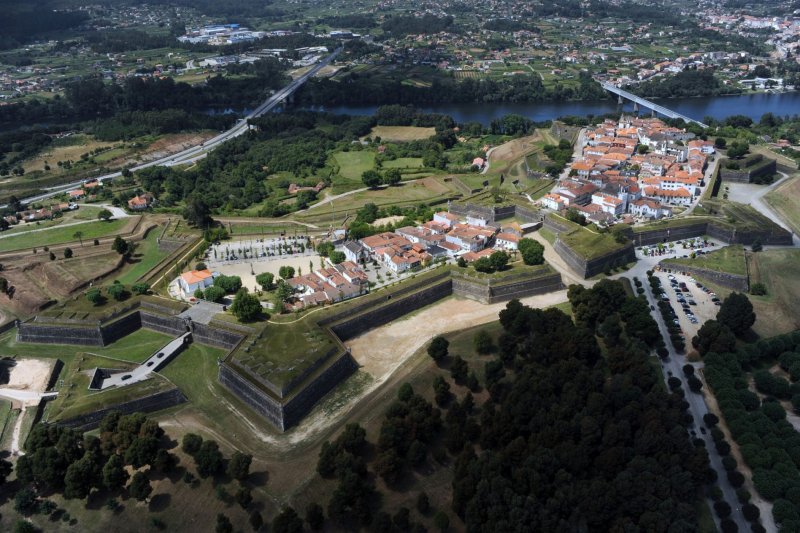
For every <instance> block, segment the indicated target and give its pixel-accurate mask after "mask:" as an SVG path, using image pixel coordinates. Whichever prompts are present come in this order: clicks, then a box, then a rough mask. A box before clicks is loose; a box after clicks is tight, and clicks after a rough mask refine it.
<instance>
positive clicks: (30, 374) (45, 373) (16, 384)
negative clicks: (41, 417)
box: [5, 359, 55, 392]
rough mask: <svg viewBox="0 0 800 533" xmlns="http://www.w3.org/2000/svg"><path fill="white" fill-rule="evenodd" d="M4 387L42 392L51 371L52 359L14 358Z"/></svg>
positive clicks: (53, 362)
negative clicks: (13, 363)
mask: <svg viewBox="0 0 800 533" xmlns="http://www.w3.org/2000/svg"><path fill="white" fill-rule="evenodd" d="M15 362H16V364H15V365H14V366H12V367H11V375H10V376H9V381H8V384H7V385H6V386H5V388H8V389H16V390H27V391H35V392H43V391H44V390H45V389H46V388H47V382H48V381H49V380H50V375H51V374H52V373H53V365H54V364H55V361H54V360H46V361H45V360H42V359H16V360H15Z"/></svg>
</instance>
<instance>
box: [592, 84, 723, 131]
mask: <svg viewBox="0 0 800 533" xmlns="http://www.w3.org/2000/svg"><path fill="white" fill-rule="evenodd" d="M600 85H601V86H602V87H603V89H605V90H606V91H608V92H610V93H613V94H616V95H617V96H618V97H619V103H620V104H621V103H623V102H624V101H625V100H630V101H631V102H633V105H634V111H638V108H639V106H642V107H646V108H647V109H650V110H651V111H653V113H654V114H655V113H658V114H659V115H664V116H665V117H669V118H681V119H683V120H684V121H685V122H687V123H690V122H693V123H695V124H698V125H700V126H702V127H704V128H707V127H708V126H707V125H706V124H703V123H702V122H700V121H699V120H695V119H693V118H689V117H687V116H686V115H681V114H680V113H677V112H675V111H673V110H671V109H667V108H666V107H664V106H660V105H658V104H654V103H653V102H651V101H650V100H645V99H644V98H642V97H640V96H636V95H635V94H633V93H630V92H628V91H625V90H623V89H620V88H619V87H617V86H616V85H613V84H611V83H608V82H607V81H601V82H600Z"/></svg>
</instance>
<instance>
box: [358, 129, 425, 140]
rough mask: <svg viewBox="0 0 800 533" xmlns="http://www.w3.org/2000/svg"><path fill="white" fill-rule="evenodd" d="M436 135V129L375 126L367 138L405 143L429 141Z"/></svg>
mask: <svg viewBox="0 0 800 533" xmlns="http://www.w3.org/2000/svg"><path fill="white" fill-rule="evenodd" d="M435 134H436V129H435V128H421V127H417V126H375V127H374V128H372V131H370V132H369V135H368V136H367V137H372V138H373V139H374V138H375V137H380V138H381V140H382V141H390V142H404V141H416V140H420V139H427V138H428V137H431V136H433V135H435Z"/></svg>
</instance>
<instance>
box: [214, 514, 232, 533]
mask: <svg viewBox="0 0 800 533" xmlns="http://www.w3.org/2000/svg"><path fill="white" fill-rule="evenodd" d="M214 531H215V532H216V533H233V524H231V519H230V518H228V517H227V516H225V515H224V514H222V513H219V514H217V524H216V526H215V527H214Z"/></svg>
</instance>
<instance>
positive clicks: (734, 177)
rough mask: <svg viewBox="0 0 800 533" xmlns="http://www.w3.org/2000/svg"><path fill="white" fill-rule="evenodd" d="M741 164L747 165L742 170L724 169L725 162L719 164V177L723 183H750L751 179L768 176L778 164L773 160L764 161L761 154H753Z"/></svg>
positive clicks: (775, 170)
mask: <svg viewBox="0 0 800 533" xmlns="http://www.w3.org/2000/svg"><path fill="white" fill-rule="evenodd" d="M726 161H729V160H726ZM741 164H744V165H747V166H745V167H744V168H742V169H732V168H725V162H722V161H721V162H720V167H719V177H720V178H721V179H722V180H723V181H729V182H734V183H750V182H752V181H753V178H758V177H761V176H769V175H772V174H775V172H777V170H778V163H777V161H775V160H774V159H769V158H768V159H766V160H765V159H764V156H762V155H761V154H753V155H752V156H750V157H748V158H747V159H746V160H744V161H742V163H741Z"/></svg>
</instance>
